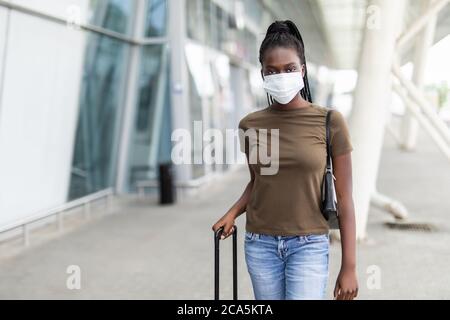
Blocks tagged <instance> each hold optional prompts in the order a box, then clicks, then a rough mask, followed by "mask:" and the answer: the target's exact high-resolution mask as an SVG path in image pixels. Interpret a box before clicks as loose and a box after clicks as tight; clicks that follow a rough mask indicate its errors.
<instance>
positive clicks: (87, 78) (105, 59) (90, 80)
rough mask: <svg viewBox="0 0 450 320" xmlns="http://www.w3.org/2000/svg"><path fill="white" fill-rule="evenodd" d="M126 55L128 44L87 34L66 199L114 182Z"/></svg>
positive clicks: (85, 193) (102, 187)
mask: <svg viewBox="0 0 450 320" xmlns="http://www.w3.org/2000/svg"><path fill="white" fill-rule="evenodd" d="M127 58H128V45H126V44H124V43H122V42H120V41H117V40H114V39H112V38H109V37H106V36H101V35H97V34H90V35H89V38H88V45H87V50H86V53H85V61H86V62H85V66H84V72H83V79H82V87H81V96H80V111H79V118H78V127H77V133H76V141H75V150H74V155H73V161H72V172H71V182H70V190H69V200H71V199H75V198H78V197H82V196H85V195H87V194H90V193H93V192H96V191H98V190H102V189H105V188H107V187H111V186H113V184H114V175H115V159H116V156H115V155H116V150H117V147H118V140H119V137H118V131H119V121H120V118H121V117H120V115H121V111H122V101H123V96H122V94H123V93H124V79H125V72H126V61H127Z"/></svg>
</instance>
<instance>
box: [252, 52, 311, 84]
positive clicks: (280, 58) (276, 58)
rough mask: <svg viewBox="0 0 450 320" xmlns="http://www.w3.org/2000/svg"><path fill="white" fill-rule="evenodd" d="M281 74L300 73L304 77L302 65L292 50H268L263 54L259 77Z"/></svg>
mask: <svg viewBox="0 0 450 320" xmlns="http://www.w3.org/2000/svg"><path fill="white" fill-rule="evenodd" d="M283 72H301V73H302V77H303V76H304V68H303V64H302V63H301V61H300V57H299V56H298V54H297V51H296V50H295V49H294V48H284V47H274V48H271V49H268V50H267V51H266V52H265V54H264V61H263V64H262V69H261V75H262V76H263V78H264V76H268V75H271V74H277V73H283Z"/></svg>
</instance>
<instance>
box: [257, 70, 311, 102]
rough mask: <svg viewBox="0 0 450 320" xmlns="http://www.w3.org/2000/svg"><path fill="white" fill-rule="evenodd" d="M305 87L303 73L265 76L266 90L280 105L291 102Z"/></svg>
mask: <svg viewBox="0 0 450 320" xmlns="http://www.w3.org/2000/svg"><path fill="white" fill-rule="evenodd" d="M303 87H304V83H303V77H302V73H301V72H285V73H278V74H271V75H267V76H264V90H266V92H267V93H268V94H270V95H271V96H272V97H273V98H274V99H275V100H276V101H277V102H278V103H280V104H287V103H289V102H291V100H292V99H294V97H295V96H296V95H297V94H298V93H299V92H300V90H302V89H303Z"/></svg>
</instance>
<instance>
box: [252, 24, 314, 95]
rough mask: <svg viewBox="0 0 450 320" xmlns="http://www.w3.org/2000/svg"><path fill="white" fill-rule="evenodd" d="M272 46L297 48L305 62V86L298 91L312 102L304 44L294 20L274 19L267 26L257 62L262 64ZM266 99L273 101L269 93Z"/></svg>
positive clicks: (301, 59) (302, 60)
mask: <svg viewBox="0 0 450 320" xmlns="http://www.w3.org/2000/svg"><path fill="white" fill-rule="evenodd" d="M274 47H284V48H293V49H295V50H297V54H298V56H299V57H300V61H301V62H302V63H303V64H305V75H304V76H303V82H304V84H305V86H304V87H303V89H302V90H301V91H300V94H301V96H302V98H303V99H305V100H307V101H309V102H312V99H311V91H310V89H309V82H308V71H307V69H306V59H305V45H304V43H303V39H302V36H301V34H300V31H299V30H298V28H297V26H296V25H295V23H294V22H292V21H290V20H285V21H275V22H273V23H272V24H271V25H270V26H269V28H268V29H267V32H266V36H265V38H264V40H263V41H262V43H261V47H260V48H259V62H260V63H261V65H262V64H263V61H264V54H265V53H266V51H267V49H270V48H274ZM267 100H268V102H269V104H271V103H273V98H272V96H270V95H269V94H267Z"/></svg>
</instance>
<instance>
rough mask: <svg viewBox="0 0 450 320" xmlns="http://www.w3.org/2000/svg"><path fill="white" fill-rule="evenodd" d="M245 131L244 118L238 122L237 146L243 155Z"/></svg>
mask: <svg viewBox="0 0 450 320" xmlns="http://www.w3.org/2000/svg"><path fill="white" fill-rule="evenodd" d="M245 130H247V126H246V121H245V117H244V118H242V119H241V121H239V146H240V150H241V152H243V153H245V151H246V149H245V148H246V143H245V142H246V139H245Z"/></svg>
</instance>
